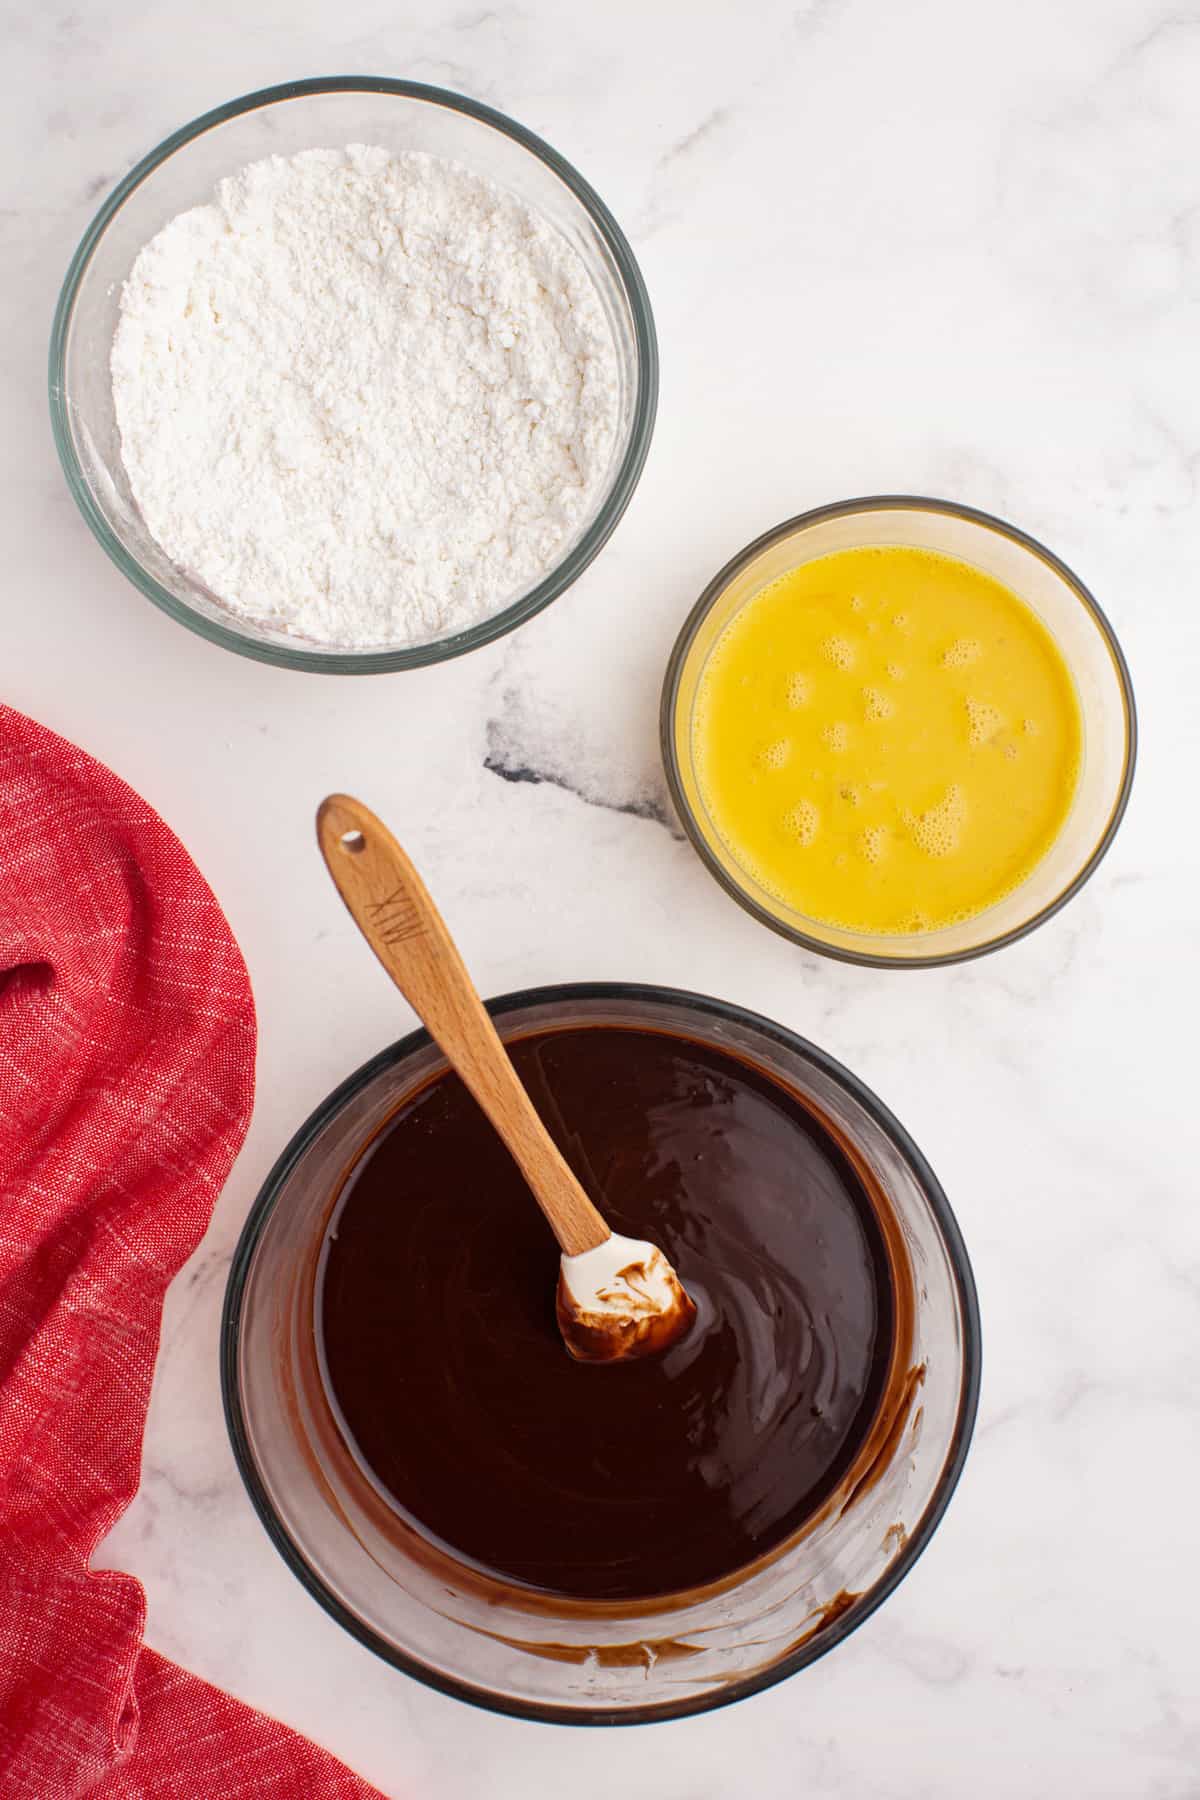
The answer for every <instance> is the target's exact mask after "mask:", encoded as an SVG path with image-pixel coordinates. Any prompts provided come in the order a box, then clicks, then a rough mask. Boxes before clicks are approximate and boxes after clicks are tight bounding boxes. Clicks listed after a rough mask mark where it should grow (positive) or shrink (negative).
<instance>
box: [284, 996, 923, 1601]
mask: <svg viewBox="0 0 1200 1800" xmlns="http://www.w3.org/2000/svg"><path fill="white" fill-rule="evenodd" d="M510 1052H511V1054H512V1057H513V1061H514V1062H515V1064H516V1066H517V1069H518V1071H519V1073H520V1075H521V1078H522V1080H523V1081H524V1082H525V1084H526V1086H527V1087H528V1089H529V1091H530V1094H531V1095H532V1097H533V1101H534V1104H535V1105H536V1106H537V1107H538V1109H539V1111H540V1112H541V1115H542V1117H543V1118H544V1119H545V1121H546V1123H547V1125H548V1126H549V1128H550V1130H551V1131H552V1133H553V1134H554V1137H555V1138H556V1140H557V1141H558V1143H559V1145H560V1146H561V1148H562V1150H563V1152H564V1154H565V1155H566V1157H567V1159H568V1161H569V1162H570V1163H571V1164H572V1166H573V1167H574V1169H575V1170H576V1172H577V1173H578V1174H579V1176H580V1177H581V1179H582V1180H583V1182H584V1185H585V1186H586V1187H587V1188H588V1190H589V1192H590V1193H591V1194H592V1195H593V1197H594V1198H595V1200H596V1201H597V1203H598V1204H599V1206H600V1208H601V1210H602V1211H603V1212H604V1214H605V1216H606V1217H607V1218H608V1220H609V1222H610V1223H611V1225H612V1226H613V1228H614V1230H617V1231H623V1232H625V1233H627V1234H628V1235H629V1236H631V1237H644V1238H649V1239H650V1240H651V1241H652V1242H655V1243H657V1244H660V1245H661V1246H662V1248H663V1249H664V1250H665V1251H666V1254H667V1256H668V1257H669V1258H670V1260H671V1262H672V1263H673V1264H674V1265H675V1268H676V1269H677V1270H678V1272H679V1275H680V1277H681V1279H682V1281H683V1283H684V1285H685V1286H686V1288H687V1289H688V1292H689V1293H690V1294H691V1295H692V1297H693V1299H694V1300H695V1301H696V1303H697V1306H698V1314H697V1319H696V1322H695V1324H694V1326H693V1328H692V1330H691V1332H690V1333H689V1335H688V1337H687V1338H686V1339H685V1340H684V1341H683V1342H682V1343H681V1344H679V1345H677V1346H676V1347H675V1348H674V1349H673V1350H671V1351H669V1352H668V1353H667V1354H666V1355H665V1356H663V1357H662V1358H660V1359H657V1360H650V1361H645V1362H631V1363H621V1364H609V1365H588V1364H583V1363H577V1362H573V1361H572V1359H571V1358H570V1357H569V1356H568V1355H567V1353H566V1351H565V1349H564V1348H563V1344H562V1340H561V1338H560V1336H559V1332H558V1328H557V1325H556V1323H555V1316H554V1297H555V1286H556V1279H557V1271H558V1251H557V1248H556V1246H555V1244H554V1242H553V1240H552V1238H551V1236H550V1232H549V1229H548V1227H547V1226H546V1224H545V1223H544V1221H543V1220H542V1218H541V1215H540V1214H539V1212H538V1210H537V1207H536V1205H535V1204H534V1202H533V1200H532V1198H531V1197H530V1195H529V1192H528V1190H527V1189H526V1188H525V1186H524V1184H523V1182H522V1181H521V1178H520V1176H519V1175H518V1173H517V1171H516V1168H515V1167H514V1165H513V1163H512V1162H511V1160H510V1159H509V1157H508V1155H507V1152H506V1151H505V1150H504V1149H503V1147H502V1146H501V1144H500V1142H499V1140H498V1139H497V1138H496V1136H495V1134H494V1133H493V1132H492V1130H491V1128H490V1126H489V1125H488V1124H487V1122H486V1121H485V1119H484V1117H483V1115H482V1114H481V1113H480V1112H479V1110H478V1108H477V1107H476V1105H475V1103H474V1101H473V1100H472V1099H471V1098H470V1096H469V1095H468V1094H467V1092H466V1090H465V1088H464V1087H463V1086H462V1084H461V1083H460V1082H459V1081H458V1079H457V1077H455V1076H451V1075H445V1076H441V1077H439V1078H438V1079H436V1080H435V1081H433V1082H432V1083H430V1084H429V1085H428V1086H427V1087H425V1088H423V1089H422V1090H421V1091H420V1092H419V1093H417V1094H416V1095H414V1096H413V1097H412V1098H411V1099H410V1100H409V1101H407V1102H406V1104H405V1105H404V1106H403V1108H402V1109H401V1110H400V1112H399V1113H397V1115H396V1116H395V1117H394V1118H393V1119H392V1120H390V1121H389V1123H388V1125H387V1126H386V1127H385V1128H384V1130H383V1131H382V1132H381V1133H380V1134H379V1135H378V1136H377V1137H376V1138H375V1139H374V1140H373V1142H372V1143H371V1144H370V1145H369V1146H368V1147H367V1150H366V1151H365V1153H364V1154H363V1156H362V1157H361V1158H360V1160H359V1161H358V1163H357V1164H356V1165H355V1166H354V1168H353V1169H352V1170H351V1172H350V1174H349V1176H348V1178H347V1180H346V1183H345V1185H344V1188H343V1191H342V1194H341V1196H340V1199H339V1202H338V1205H337V1207H336V1208H335V1210H334V1214H333V1217H332V1220H331V1225H330V1229H329V1231H328V1234H327V1240H326V1244H325V1247H324V1250H323V1253H322V1262H321V1268H320V1273H319V1279H318V1285H317V1296H316V1312H317V1321H316V1322H317V1330H318V1342H319V1349H320V1355H321V1364H322V1373H323V1377H324V1380H325V1382H326V1386H327V1389H328V1392H329V1396H330V1400H331V1404H332V1406H333V1409H334V1412H335V1415H336V1416H337V1418H338V1421H339V1425H340V1428H341V1430H342V1432H343V1434H344V1435H345V1437H346V1440H347V1443H348V1444H349V1446H350V1448H351V1450H352V1451H353V1453H354V1455H355V1456H356V1458H357V1459H358V1461H359V1462H360V1464H361V1465H362V1466H363V1468H364V1469H365V1471H366V1472H367V1473H368V1474H369V1475H370V1477H371V1479H372V1480H373V1481H374V1483H375V1484H376V1486H377V1487H378V1488H379V1489H380V1490H381V1491H382V1492H383V1493H385V1494H386V1495H387V1496H388V1497H389V1499H390V1501H391V1503H392V1504H393V1505H394V1506H395V1507H397V1508H398V1509H399V1510H400V1512H401V1513H402V1514H403V1515H404V1516H405V1517H406V1518H407V1519H408V1520H409V1521H410V1522H411V1523H412V1524H413V1525H414V1526H415V1527H416V1528H417V1529H418V1530H419V1531H421V1532H422V1533H423V1534H424V1535H426V1536H428V1537H432V1538H433V1539H435V1540H436V1541H438V1542H439V1543H441V1544H442V1545H444V1546H445V1547H446V1548H447V1549H448V1550H450V1551H451V1553H452V1554H453V1555H455V1556H456V1557H458V1558H459V1559H460V1560H466V1561H468V1562H470V1563H473V1564H475V1565H477V1566H479V1567H481V1568H483V1569H484V1570H486V1571H487V1572H489V1573H491V1574H494V1575H499V1576H500V1577H502V1578H503V1579H504V1580H506V1581H509V1582H515V1583H518V1584H520V1585H522V1586H525V1587H530V1588H536V1589H541V1590H543V1591H548V1592H551V1593H555V1594H565V1595H571V1596H574V1597H577V1598H580V1599H590V1600H596V1599H606V1600H629V1599H641V1598H648V1597H650V1596H652V1595H658V1594H663V1593H672V1592H677V1591H680V1590H682V1589H687V1588H691V1587H696V1586H699V1585H702V1584H704V1583H707V1582H710V1581H714V1580H719V1579H720V1578H721V1577H723V1576H725V1575H728V1574H731V1573H732V1572H733V1571H734V1570H736V1569H739V1568H742V1567H744V1566H745V1565H746V1564H747V1563H749V1562H752V1561H753V1560H754V1559H755V1558H756V1557H758V1556H760V1555H762V1554H763V1553H764V1552H766V1551H768V1550H771V1549H773V1548H774V1547H775V1546H776V1545H778V1544H779V1543H781V1542H782V1541H783V1540H784V1539H785V1538H787V1537H788V1536H790V1535H791V1533H792V1532H793V1531H795V1530H796V1529H797V1528H798V1527H799V1526H800V1525H801V1524H803V1522H804V1521H805V1519H806V1518H808V1517H809V1516H810V1515H811V1514H812V1513H813V1512H814V1511H815V1510H816V1509H817V1507H819V1506H820V1504H821V1503H822V1501H823V1500H825V1499H826V1498H827V1497H828V1495H829V1494H830V1493H831V1492H832V1490H833V1488H834V1487H835V1486H836V1484H837V1482H838V1480H839V1479H840V1477H841V1476H842V1475H843V1474H844V1473H845V1471H846V1469H847V1468H848V1467H849V1465H850V1463H851V1462H852V1460H853V1458H854V1456H855V1454H856V1452H857V1450H858V1448H859V1446H860V1445H861V1444H862V1442H863V1440H864V1438H865V1436H866V1434H867V1432H868V1430H869V1429H870V1426H871V1422H872V1419H873V1418H874V1416H875V1413H876V1411H877V1409H878V1406H879V1402H880V1398H881V1395H882V1392H883V1387H884V1382H885V1379H886V1376H887V1367H888V1362H889V1356H890V1351H891V1344H892V1331H893V1325H894V1305H893V1296H892V1289H891V1284H890V1280H889V1276H888V1263H887V1256H886V1252H885V1249H884V1245H883V1239H882V1236H881V1233H880V1230H879V1226H878V1223H877V1221H876V1217H875V1213H874V1210H873V1208H872V1206H871V1202H870V1199H869V1196H868V1195H867V1193H866V1192H865V1190H864V1188H863V1185H862V1183H861V1182H860V1180H859V1178H858V1176H857V1175H856V1173H855V1171H854V1169H853V1168H852V1166H851V1165H850V1163H849V1161H848V1160H847V1159H846V1157H845V1156H844V1154H843V1153H842V1151H841V1150H840V1149H839V1148H838V1146H837V1145H836V1143H835V1142H834V1141H833V1139H832V1138H831V1136H830V1135H829V1134H828V1133H827V1132H826V1131H825V1130H824V1129H823V1128H822V1126H821V1125H820V1123H819V1122H818V1120H817V1119H815V1118H814V1117H813V1115H812V1114H811V1113H810V1112H808V1111H807V1109H806V1108H805V1107H804V1106H803V1105H802V1104H801V1103H800V1102H799V1101H798V1100H797V1099H796V1098H795V1097H794V1096H793V1095H791V1094H790V1093H789V1092H788V1090H787V1089H785V1088H784V1087H782V1086H780V1085H779V1084H777V1083H776V1082H774V1081H773V1080H771V1079H770V1078H769V1077H768V1076H766V1075H765V1074H762V1073H760V1072H758V1071H757V1070H755V1069H752V1068H749V1067H747V1066H745V1065H743V1064H742V1063H740V1062H738V1061H736V1060H735V1059H734V1058H733V1057H731V1056H726V1055H724V1054H723V1053H721V1052H718V1051H715V1050H712V1049H710V1048H708V1047H706V1046H703V1045H698V1044H694V1043H691V1042H689V1041H686V1040H684V1039H681V1038H676V1037H670V1036H667V1035H665V1034H661V1033H655V1032H649V1031H636V1030H630V1029H627V1028H617V1027H607V1026H590V1027H585V1028H579V1029H572V1030H568V1031H558V1032H547V1033H542V1034H538V1035H534V1036H531V1037H527V1038H524V1039H522V1040H521V1041H520V1042H519V1043H516V1044H514V1045H511V1046H510Z"/></svg>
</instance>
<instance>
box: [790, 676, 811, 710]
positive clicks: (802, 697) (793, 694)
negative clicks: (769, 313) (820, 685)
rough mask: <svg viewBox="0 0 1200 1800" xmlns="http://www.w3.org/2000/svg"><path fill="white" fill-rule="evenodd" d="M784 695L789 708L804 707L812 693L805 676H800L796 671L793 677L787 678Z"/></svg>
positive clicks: (809, 683)
mask: <svg viewBox="0 0 1200 1800" xmlns="http://www.w3.org/2000/svg"><path fill="white" fill-rule="evenodd" d="M784 693H785V694H786V696H787V703H788V705H789V706H804V705H805V704H806V702H807V700H808V698H809V695H810V694H811V693H812V684H811V682H810V681H809V679H808V676H807V675H802V674H801V673H800V671H799V670H797V671H796V673H795V674H794V675H789V676H788V678H787V687H786V688H785V689H784Z"/></svg>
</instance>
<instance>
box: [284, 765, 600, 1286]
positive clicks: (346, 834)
mask: <svg viewBox="0 0 1200 1800" xmlns="http://www.w3.org/2000/svg"><path fill="white" fill-rule="evenodd" d="M317 841H318V843H319V844H320V846H321V853H322V855H323V856H324V858H325V861H326V864H327V865H328V868H329V873H330V874H331V875H332V876H333V879H334V883H335V885H336V887H337V890H338V893H339V894H340V895H341V896H342V899H343V900H344V901H345V902H346V906H347V908H348V909H349V912H350V916H351V917H352V918H353V920H354V922H355V924H356V925H357V926H358V929H359V930H360V931H361V932H362V934H363V936H364V937H365V938H366V940H367V942H368V944H370V946H371V948H372V950H373V951H374V952H375V954H376V956H377V957H378V958H379V960H380V962H381V963H382V964H383V966H384V968H385V969H386V970H387V972H388V974H389V975H390V976H391V978H392V980H393V981H394V982H395V984H396V986H397V987H398V988H399V989H400V992H401V993H402V994H403V995H404V997H405V999H406V1000H407V1001H408V1003H409V1005H410V1006H411V1007H412V1009H413V1011H414V1012H415V1013H416V1014H417V1017H418V1018H419V1019H421V1020H422V1021H423V1023H424V1024H425V1026H426V1029H427V1030H428V1032H429V1035H430V1036H431V1037H432V1038H434V1039H435V1040H436V1042H437V1043H438V1044H440V1045H441V1047H442V1050H443V1051H444V1052H445V1054H446V1056H447V1057H448V1058H449V1060H450V1062H451V1063H452V1064H453V1066H454V1068H455V1069H456V1070H457V1071H458V1073H459V1075H461V1077H462V1079H463V1080H464V1081H465V1082H466V1084H467V1086H468V1088H470V1090H471V1092H472V1094H473V1095H474V1096H475V1098H476V1100H477V1101H478V1102H479V1104H480V1106H481V1107H482V1108H483V1110H484V1112H485V1113H486V1114H487V1116H488V1118H489V1119H490V1120H491V1122H492V1124H493V1125H494V1126H495V1128H496V1130H497V1132H498V1133H499V1134H500V1136H501V1138H503V1140H504V1142H505V1144H507V1146H508V1148H509V1150H510V1151H511V1152H512V1155H513V1157H514V1158H515V1160H516V1163H517V1165H518V1167H519V1168H520V1170H521V1173H522V1175H524V1177H525V1179H526V1181H527V1182H528V1183H529V1186H530V1187H531V1189H532V1190H533V1194H534V1198H535V1199H536V1200H537V1202H538V1205H539V1206H540V1207H541V1209H542V1211H543V1212H544V1213H545V1215H546V1217H547V1219H548V1220H549V1222H550V1226H551V1228H552V1230H553V1232H554V1235H555V1237H556V1238H557V1239H558V1242H559V1245H560V1246H561V1248H562V1249H563V1250H564V1251H565V1252H566V1254H567V1255H568V1256H577V1255H579V1253H580V1252H581V1251H583V1250H591V1249H593V1248H594V1247H595V1246H596V1245H597V1244H602V1243H603V1242H604V1240H605V1239H606V1238H607V1237H608V1235H609V1230H608V1226H607V1225H606V1224H605V1222H604V1220H603V1218H602V1217H601V1215H600V1214H599V1213H598V1212H597V1211H596V1208H595V1207H594V1206H593V1205H592V1203H591V1201H590V1200H589V1199H588V1197H587V1195H586V1194H585V1193H584V1191H583V1189H582V1188H581V1187H580V1185H579V1183H578V1181H576V1179H575V1177H574V1175H573V1174H572V1173H571V1171H570V1169H569V1168H568V1166H567V1164H566V1163H565V1162H564V1160H563V1158H562V1156H561V1155H560V1154H559V1151H558V1148H557V1146H556V1145H555V1143H554V1140H553V1139H552V1138H551V1136H550V1134H549V1132H548V1131H547V1130H546V1127H545V1126H544V1125H543V1124H542V1121H541V1120H540V1118H539V1117H538V1115H537V1113H536V1111H535V1110H534V1107H533V1103H532V1102H531V1100H530V1098H529V1096H528V1094H527V1093H526V1092H525V1089H524V1088H523V1087H522V1086H521V1083H520V1081H519V1080H518V1078H517V1073H516V1070H515V1069H514V1068H513V1066H512V1063H511V1062H510V1061H509V1059H508V1054H507V1052H506V1051H505V1048H504V1045H503V1044H502V1043H501V1042H500V1039H499V1037H498V1036H497V1035H496V1028H495V1026H494V1025H493V1024H492V1021H491V1019H490V1017H489V1016H488V1012H487V1009H486V1008H485V1006H484V1004H483V1002H482V1000H481V999H480V998H479V995H478V994H477V993H476V991H475V984H474V982H473V981H472V980H471V977H470V976H469V975H468V974H467V970H466V965H465V964H464V962H463V960H462V957H461V956H460V955H459V953H458V949H457V946H456V945H455V942H454V939H453V938H452V937H451V936H450V933H449V932H448V931H447V929H446V925H445V922H444V920H443V919H442V916H441V914H440V913H439V912H438V909H437V907H436V906H435V905H434V904H433V901H432V900H431V899H430V897H429V893H428V890H427V889H426V887H425V883H424V882H423V881H422V880H421V877H420V876H419V875H418V874H417V871H416V870H415V869H414V868H413V865H412V863H411V862H410V861H409V859H408V857H407V856H406V855H405V853H404V851H403V850H402V849H401V848H400V846H399V844H398V843H397V842H396V840H395V838H394V837H393V836H392V834H391V832H390V831H389V830H388V828H387V826H386V825H384V824H383V823H382V822H381V821H380V820H379V819H377V818H376V817H375V814H374V813H373V812H371V811H370V809H369V808H368V807H366V806H364V805H363V804H362V802H361V801H360V800H353V799H351V798H350V796H349V795H347V794H330V796H329V798H328V799H327V800H325V801H323V802H322V804H321V808H320V811H319V812H318V813H317Z"/></svg>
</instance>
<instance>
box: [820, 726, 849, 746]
mask: <svg viewBox="0 0 1200 1800" xmlns="http://www.w3.org/2000/svg"><path fill="white" fill-rule="evenodd" d="M821 742H822V743H823V744H824V745H825V746H826V747H827V748H828V749H830V750H846V749H848V748H849V745H850V729H849V726H847V725H843V723H842V721H841V720H840V719H839V720H837V722H836V723H835V724H833V725H822V727H821Z"/></svg>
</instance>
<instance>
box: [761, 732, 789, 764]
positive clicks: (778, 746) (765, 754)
mask: <svg viewBox="0 0 1200 1800" xmlns="http://www.w3.org/2000/svg"><path fill="white" fill-rule="evenodd" d="M791 754H792V740H791V739H790V738H776V739H775V742H774V743H773V744H764V745H763V747H762V749H761V750H760V751H759V753H758V755H757V756H756V757H755V759H754V760H755V761H756V762H757V763H758V765H759V767H760V768H761V769H782V768H783V766H784V764H785V763H786V762H787V759H788V757H789V756H790V755H791Z"/></svg>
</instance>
